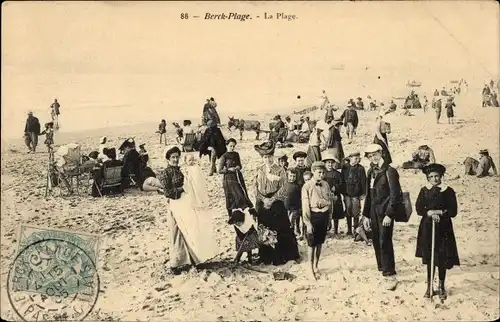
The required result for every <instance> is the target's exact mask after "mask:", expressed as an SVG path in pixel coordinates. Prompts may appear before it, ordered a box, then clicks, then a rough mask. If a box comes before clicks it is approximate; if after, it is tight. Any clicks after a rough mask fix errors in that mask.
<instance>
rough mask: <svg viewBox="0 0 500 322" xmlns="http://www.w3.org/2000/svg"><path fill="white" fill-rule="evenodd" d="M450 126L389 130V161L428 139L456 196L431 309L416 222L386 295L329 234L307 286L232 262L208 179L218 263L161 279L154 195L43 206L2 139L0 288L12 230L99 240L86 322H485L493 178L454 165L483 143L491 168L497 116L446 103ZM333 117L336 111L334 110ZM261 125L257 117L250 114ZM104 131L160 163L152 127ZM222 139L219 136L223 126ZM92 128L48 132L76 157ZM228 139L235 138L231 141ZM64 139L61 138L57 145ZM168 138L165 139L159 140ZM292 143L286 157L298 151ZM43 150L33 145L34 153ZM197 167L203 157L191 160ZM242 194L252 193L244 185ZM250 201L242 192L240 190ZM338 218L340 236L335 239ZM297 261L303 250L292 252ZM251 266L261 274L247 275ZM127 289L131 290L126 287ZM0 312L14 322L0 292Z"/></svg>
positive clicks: (370, 262)
mask: <svg viewBox="0 0 500 322" xmlns="http://www.w3.org/2000/svg"><path fill="white" fill-rule="evenodd" d="M457 105H458V107H457V109H456V115H457V116H458V119H459V122H458V124H455V125H448V124H440V125H437V124H435V123H434V114H433V111H431V112H429V114H426V115H425V114H423V111H415V112H414V113H415V114H416V116H413V117H407V116H395V117H394V124H393V125H392V132H393V133H392V134H391V135H390V143H389V144H390V148H391V152H392V155H393V158H394V164H395V165H398V164H401V163H402V162H403V161H405V160H406V159H407V158H409V155H410V154H411V152H412V151H413V149H414V148H415V143H416V142H417V141H418V140H419V139H420V138H422V137H424V138H426V139H428V140H429V141H430V142H431V145H432V148H433V149H434V151H435V153H436V157H437V159H438V162H441V163H443V164H445V165H446V166H447V168H448V173H447V175H446V179H447V183H448V184H449V185H450V186H451V187H453V188H454V189H455V191H456V192H457V197H458V201H459V215H458V216H457V218H456V219H455V221H454V227H455V234H456V238H457V244H458V249H459V254H460V257H461V262H462V265H461V266H460V267H459V268H454V269H453V270H451V271H450V273H449V274H448V278H447V286H448V291H449V298H448V300H446V301H445V302H444V303H439V301H438V302H436V304H430V302H429V301H427V300H424V299H423V297H422V296H423V293H424V289H425V278H426V273H425V267H424V266H422V265H421V264H420V261H419V260H418V259H416V258H415V257H414V253H415V246H416V245H415V243H416V235H417V228H418V222H419V218H418V216H416V215H415V214H413V216H412V218H411V219H410V222H409V223H407V224H397V225H396V229H395V233H394V243H395V253H396V269H397V271H398V279H399V281H400V283H399V286H398V288H397V289H396V290H395V291H385V290H384V289H383V287H379V286H380V282H381V281H380V278H379V274H378V272H377V271H376V263H375V258H374V254H373V249H372V248H371V247H367V246H364V245H363V244H360V243H353V242H352V240H351V239H349V238H347V237H342V238H340V239H331V238H328V239H327V242H326V246H325V247H324V251H323V254H324V255H323V258H322V261H321V262H320V265H321V268H322V274H321V277H320V280H319V281H318V282H316V283H314V282H311V281H310V280H308V279H307V278H306V274H305V268H306V264H305V263H302V264H298V265H297V264H293V265H292V264H291V263H289V264H288V265H285V266H283V267H278V268H275V267H266V266H258V267H254V269H256V270H249V269H247V268H244V267H235V266H233V265H232V264H231V262H230V261H231V260H232V258H233V256H234V253H235V252H234V235H233V234H234V231H233V229H232V227H229V226H228V225H227V224H226V223H225V221H226V216H227V215H226V212H225V209H224V193H223V190H222V178H221V177H220V176H214V177H209V179H208V186H209V187H210V191H209V197H210V200H211V204H212V205H213V207H214V209H215V210H216V213H217V217H216V218H215V224H214V229H215V230H216V231H215V236H216V239H217V243H218V245H219V249H220V253H221V254H220V256H219V257H218V258H217V259H216V260H214V262H212V263H208V264H206V265H205V267H204V268H199V269H192V270H191V271H189V272H185V273H183V274H182V275H179V276H171V275H167V274H166V272H165V267H166V264H167V260H168V251H169V245H168V241H167V228H166V225H167V223H166V219H165V215H164V213H165V207H166V205H165V198H164V197H162V196H160V195H157V194H147V193H140V192H133V193H127V194H126V195H125V196H124V197H116V198H101V199H93V198H91V197H87V196H81V197H71V198H56V197H51V198H49V199H48V200H44V198H43V194H44V183H45V181H44V180H45V177H44V171H45V166H46V159H47V154H46V153H44V152H38V153H37V154H26V152H25V151H26V149H25V147H24V146H22V144H19V143H13V144H11V145H9V146H8V147H6V148H4V144H2V148H3V152H2V167H1V171H2V196H1V198H2V199H1V202H2V212H1V219H2V225H1V237H2V249H1V268H2V276H1V281H2V286H4V285H6V279H7V273H8V269H9V267H10V265H11V262H12V259H13V255H14V252H15V247H16V242H17V241H16V238H17V237H16V234H17V229H18V225H19V224H20V223H25V224H30V225H38V226H45V227H53V228H64V229H69V230H75V231H85V232H88V233H95V234H100V235H102V236H103V243H102V245H101V248H100V256H99V262H98V271H99V275H100V279H101V290H100V295H99V299H98V301H97V305H96V307H95V309H94V310H93V312H92V313H91V315H90V316H89V319H92V320H123V321H132V320H158V321H159V320H172V321H195V320H198V321H201V320H203V321H216V320H217V321H229V320H231V321H289V320H295V321H298V320H304V321H324V320H336V321H339V320H343V321H345V320H361V321H373V320H381V321H382V320H389V321H395V320H397V321H401V320H408V321H415V320H428V321H430V320H433V321H435V320H493V319H496V318H498V317H499V315H500V311H499V308H498V301H499V291H500V290H499V288H500V281H499V278H500V276H499V266H500V258H499V236H498V231H499V217H498V214H499V206H498V198H499V179H498V177H489V178H484V179H475V178H471V177H464V176H463V173H462V165H461V162H462V161H463V159H464V158H465V157H466V156H475V155H476V154H477V152H478V150H479V149H480V148H488V149H490V151H491V155H492V156H493V157H494V160H495V161H496V162H497V164H499V162H498V155H499V150H498V146H499V144H498V143H499V142H498V117H499V114H498V109H493V108H490V109H482V108H480V107H478V106H477V99H476V98H474V99H472V100H471V99H465V98H463V97H459V98H458V99H457ZM337 113H338V112H337ZM259 117H260V119H261V120H263V119H264V117H263V116H262V115H261V116H259ZM374 120H375V113H370V112H364V113H361V122H360V124H361V125H360V128H359V130H358V136H357V137H356V139H355V140H354V142H353V143H352V144H350V145H347V144H346V145H345V146H344V150H345V151H346V153H349V152H351V151H355V150H358V151H359V150H362V149H363V147H364V146H365V145H366V144H367V143H370V142H371V140H372V129H373V125H374V123H373V122H374ZM134 129H135V131H134V132H131V128H130V127H129V128H126V127H121V128H115V129H113V128H108V129H107V130H106V135H108V138H110V139H111V140H112V144H115V145H118V144H119V143H118V142H119V141H120V140H119V139H118V138H119V137H125V136H127V135H134V136H135V137H136V140H137V141H139V142H146V143H147V148H148V150H149V153H150V158H151V163H152V166H153V168H154V169H155V170H157V171H160V170H161V169H162V167H164V166H165V162H164V159H163V157H162V151H163V146H160V145H159V143H158V139H157V137H156V135H155V134H154V130H155V129H154V128H148V127H144V128H140V127H135V128H134ZM225 131H226V132H225V135H226V137H229V135H228V133H227V130H225ZM100 135H102V133H101V134H99V133H97V132H96V131H93V132H87V133H81V134H74V135H72V136H71V135H65V137H56V143H64V142H69V141H76V140H78V142H80V143H81V145H82V148H83V150H84V151H90V150H91V149H95V148H96V146H97V140H98V137H99V136H100ZM234 135H235V136H237V135H236V134H234ZM253 137H254V135H253V134H251V133H246V135H245V137H244V140H243V141H242V142H241V143H240V144H238V146H237V150H238V151H239V153H240V155H241V158H242V161H243V167H244V170H243V173H244V176H245V180H246V181H247V185H248V186H249V187H251V186H252V184H253V182H254V174H255V170H256V168H257V166H258V165H259V163H260V160H259V158H258V155H257V154H256V153H255V152H254V150H253V148H252V146H253V144H256V142H255V141H254V140H253ZM63 139H64V140H66V141H63V142H61V140H63ZM169 140H170V141H171V142H173V133H169ZM305 149H306V147H305V146H304V145H300V144H297V145H296V146H295V147H294V148H290V149H286V151H287V152H290V154H291V153H292V152H293V151H296V150H305ZM41 150H43V147H40V151H41ZM202 166H203V167H204V169H208V160H207V159H202ZM399 171H400V176H401V183H402V186H403V188H404V189H405V190H407V191H410V193H411V196H412V199H413V202H414V201H415V199H416V196H417V193H418V191H419V189H420V187H421V186H422V185H424V184H425V183H426V182H425V178H424V177H423V175H422V174H420V173H415V172H414V171H404V170H402V169H400V170H399ZM250 190H251V189H250ZM249 193H250V195H251V197H252V198H253V191H249ZM345 226H346V225H345V222H341V230H343V231H344V232H345V230H346V227H345ZM300 251H301V253H302V254H303V255H304V254H305V252H306V247H305V245H301V246H300ZM257 270H260V271H261V272H258V271H257ZM278 270H282V271H287V272H289V273H291V274H293V275H294V276H295V279H294V280H293V281H274V280H273V275H272V274H271V273H272V272H274V271H278ZM131 290H133V291H131ZM1 292H2V293H1V295H2V296H1V297H2V300H1V301H2V306H1V307H2V311H1V314H2V317H3V318H4V319H9V320H10V319H15V318H17V317H16V316H15V315H14V313H13V311H12V309H11V307H10V304H9V302H8V300H7V296H6V289H5V288H4V287H2V290H1Z"/></svg>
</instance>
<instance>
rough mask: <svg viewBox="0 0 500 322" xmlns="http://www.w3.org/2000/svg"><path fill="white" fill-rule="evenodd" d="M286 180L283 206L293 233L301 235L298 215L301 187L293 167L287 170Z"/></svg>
mask: <svg viewBox="0 0 500 322" xmlns="http://www.w3.org/2000/svg"><path fill="white" fill-rule="evenodd" d="M287 177H288V182H287V183H286V191H287V195H286V199H285V208H286V210H287V211H288V218H289V219H290V225H291V226H292V229H293V231H294V232H295V235H297V236H301V235H302V232H301V229H300V221H301V220H300V219H301V218H300V217H301V207H302V204H301V194H300V189H301V187H300V186H299V185H298V184H297V172H296V171H295V169H294V168H290V169H288V171H287Z"/></svg>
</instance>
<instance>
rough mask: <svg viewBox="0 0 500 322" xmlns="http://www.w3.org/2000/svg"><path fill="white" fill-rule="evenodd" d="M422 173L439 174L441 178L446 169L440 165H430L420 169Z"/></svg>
mask: <svg viewBox="0 0 500 322" xmlns="http://www.w3.org/2000/svg"><path fill="white" fill-rule="evenodd" d="M422 172H423V173H424V174H425V175H429V174H430V173H432V172H437V173H439V174H440V175H441V176H442V175H443V174H444V173H445V172H446V167H445V166H444V165H442V164H438V163H431V164H429V165H427V166H425V167H424V168H423V169H422Z"/></svg>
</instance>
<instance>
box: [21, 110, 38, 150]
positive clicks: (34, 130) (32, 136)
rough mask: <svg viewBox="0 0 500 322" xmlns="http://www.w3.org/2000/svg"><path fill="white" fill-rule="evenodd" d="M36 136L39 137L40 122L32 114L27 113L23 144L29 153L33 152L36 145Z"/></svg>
mask: <svg viewBox="0 0 500 322" xmlns="http://www.w3.org/2000/svg"><path fill="white" fill-rule="evenodd" d="M38 135H40V121H38V118H36V117H34V116H33V112H31V111H29V112H28V118H27V119H26V125H25V126H24V139H25V140H24V142H25V143H26V145H27V146H28V148H29V152H28V153H30V152H35V151H36V146H37V145H38Z"/></svg>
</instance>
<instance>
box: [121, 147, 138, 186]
mask: <svg viewBox="0 0 500 322" xmlns="http://www.w3.org/2000/svg"><path fill="white" fill-rule="evenodd" d="M122 175H123V177H128V176H130V175H135V177H136V180H138V178H139V175H140V155H139V152H137V150H136V149H132V150H129V151H128V152H127V153H125V155H124V156H123V171H122Z"/></svg>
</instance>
